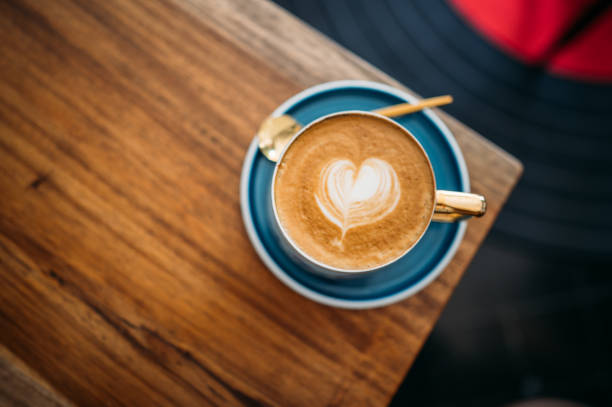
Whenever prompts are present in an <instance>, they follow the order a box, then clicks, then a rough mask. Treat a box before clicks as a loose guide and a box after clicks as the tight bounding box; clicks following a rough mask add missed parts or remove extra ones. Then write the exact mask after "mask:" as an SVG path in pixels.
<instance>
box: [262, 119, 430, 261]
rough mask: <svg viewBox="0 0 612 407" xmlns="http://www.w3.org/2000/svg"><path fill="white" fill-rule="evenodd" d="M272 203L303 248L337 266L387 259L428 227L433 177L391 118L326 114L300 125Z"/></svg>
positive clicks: (424, 158)
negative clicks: (303, 129) (303, 128)
mask: <svg viewBox="0 0 612 407" xmlns="http://www.w3.org/2000/svg"><path fill="white" fill-rule="evenodd" d="M273 188H274V205H275V208H276V212H277V215H278V218H279V221H280V224H281V227H282V228H283V230H284V231H285V234H286V235H287V236H288V237H289V239H290V240H291V241H292V242H293V244H294V245H295V246H296V247H298V248H299V249H300V250H301V251H302V252H303V253H304V254H306V255H307V256H309V257H310V258H312V259H314V260H315V261H317V262H319V263H323V264H324V265H326V266H330V267H333V268H339V269H343V270H364V269H369V268H373V267H377V266H381V265H383V264H386V263H388V262H390V261H392V260H394V259H396V258H397V257H399V256H401V255H402V254H404V253H405V252H406V251H407V250H408V249H409V248H410V247H412V246H413V245H414V244H415V243H416V242H417V241H418V240H419V239H420V237H421V235H422V234H423V233H424V231H425V229H426V228H427V226H428V225H429V222H430V220H431V216H432V213H433V208H434V205H435V202H434V201H435V181H434V178H433V171H432V168H431V165H430V163H429V159H428V158H427V156H426V154H425V152H424V151H423V149H422V147H421V146H420V145H419V143H418V142H417V141H416V140H415V139H414V138H413V137H412V136H411V135H410V134H409V133H408V132H407V131H406V130H404V129H403V128H401V127H400V126H399V125H397V124H395V123H394V122H391V121H390V120H387V119H384V118H381V117H377V116H373V115H365V114H346V115H338V116H332V117H329V118H327V119H325V120H322V121H320V122H318V123H315V124H314V125H312V126H311V127H309V128H307V129H306V130H305V131H304V132H303V133H302V134H301V135H300V136H298V138H297V139H296V140H294V141H293V143H292V144H291V145H290V146H289V148H288V149H287V151H286V152H285V154H284V155H283V157H282V159H281V162H280V163H279V164H278V169H277V174H276V178H275V183H274V186H273Z"/></svg>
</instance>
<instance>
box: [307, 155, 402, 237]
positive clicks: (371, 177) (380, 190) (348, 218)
mask: <svg viewBox="0 0 612 407" xmlns="http://www.w3.org/2000/svg"><path fill="white" fill-rule="evenodd" d="M400 194H401V190H400V186H399V180H398V177H397V174H396V173H395V170H394V169H393V167H392V166H391V165H390V164H389V163H387V162H386V161H384V160H381V159H379V158H368V159H367V160H365V161H363V163H362V164H361V166H360V167H359V169H358V168H357V167H356V166H355V164H354V163H353V162H352V161H349V160H346V159H339V160H332V161H330V162H329V163H328V164H327V165H326V166H325V167H323V170H322V171H321V174H320V178H319V184H318V187H317V189H316V191H315V200H316V202H317V205H318V207H319V209H320V210H321V212H322V213H323V215H325V217H326V218H327V219H328V220H329V221H330V222H332V223H334V224H335V225H337V226H338V227H339V228H340V230H341V231H342V235H341V237H340V242H342V240H343V239H344V236H345V234H346V232H347V231H348V230H349V229H351V228H354V227H356V226H361V225H367V224H370V223H373V222H376V221H378V220H380V219H382V218H384V217H385V216H387V215H388V214H390V213H391V212H393V210H394V209H395V207H396V206H397V203H398V202H399V199H400Z"/></svg>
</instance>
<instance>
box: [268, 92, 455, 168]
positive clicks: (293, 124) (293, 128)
mask: <svg viewBox="0 0 612 407" xmlns="http://www.w3.org/2000/svg"><path fill="white" fill-rule="evenodd" d="M452 102H453V97H452V96H451V95H444V96H436V97H433V98H429V99H423V100H421V101H420V102H419V103H417V104H410V103H401V104H399V105H393V106H388V107H383V108H382V109H377V110H374V112H375V113H378V114H381V115H383V116H387V117H397V116H403V115H405V114H410V113H414V112H418V111H419V110H423V109H425V108H428V107H435V106H442V105H447V104H449V103H452ZM301 128H302V125H301V124H300V123H298V122H297V121H296V120H295V119H294V118H293V117H291V116H289V115H286V114H284V115H282V116H277V117H268V118H267V119H266V120H264V122H263V123H262V124H261V126H260V127H259V131H257V137H258V138H259V150H260V151H261V152H262V153H263V155H265V156H266V157H267V158H268V160H270V161H272V162H276V161H278V159H279V158H280V154H281V152H282V151H283V147H285V146H286V145H287V143H288V142H289V141H290V140H291V139H292V138H293V136H295V134H296V133H297V132H298V131H300V129H301Z"/></svg>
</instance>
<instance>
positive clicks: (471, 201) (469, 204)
mask: <svg viewBox="0 0 612 407" xmlns="http://www.w3.org/2000/svg"><path fill="white" fill-rule="evenodd" d="M486 210H487V200H486V199H485V197H484V196H482V195H477V194H468V193H466V192H455V191H440V190H438V191H436V209H435V210H434V215H433V218H432V220H433V221H435V222H457V221H460V220H463V219H467V218H470V217H472V216H482V215H484V213H485V212H486Z"/></svg>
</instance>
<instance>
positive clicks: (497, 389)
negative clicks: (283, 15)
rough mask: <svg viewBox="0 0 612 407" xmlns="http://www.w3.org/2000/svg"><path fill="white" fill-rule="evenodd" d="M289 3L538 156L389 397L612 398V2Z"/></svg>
mask: <svg viewBox="0 0 612 407" xmlns="http://www.w3.org/2000/svg"><path fill="white" fill-rule="evenodd" d="M276 1H277V3H278V4H280V5H281V6H282V7H284V8H286V9H287V10H289V11H290V12H292V13H293V14H295V15H297V16H298V17H299V18H301V19H302V20H304V21H306V22H307V23H309V24H311V25H312V26H314V27H315V28H316V29H318V30H320V31H321V32H323V33H324V34H326V35H328V36H329V37H331V38H332V39H334V40H335V41H337V42H338V43H340V44H341V45H343V46H345V47H346V48H348V49H350V50H352V51H353V52H355V53H356V54H358V55H359V56H361V57H362V58H364V59H365V60H367V61H369V62H370V63H372V64H373V65H375V66H377V67H378V68H380V69H381V70H383V71H385V72H386V73H388V74H390V75H391V76H393V77H394V78H396V79H397V80H399V81H401V82H402V83H404V84H405V85H406V86H408V87H410V88H412V89H413V90H415V91H416V92H418V93H419V94H421V95H422V96H436V95H440V94H447V93H450V94H452V95H453V96H454V98H455V103H453V104H452V105H450V106H448V107H445V110H446V111H448V112H449V113H451V114H452V115H454V116H455V117H457V118H458V119H460V120H461V121H463V122H464V123H466V124H468V125H469V126H471V127H472V128H474V129H476V130H477V131H478V132H480V133H481V134H483V135H484V136H485V137H487V138H488V139H490V140H492V141H493V142H495V143H496V144H498V145H500V146H501V147H503V148H504V149H506V150H507V151H509V152H511V153H512V154H514V155H515V156H516V157H518V158H519V159H520V160H521V161H522V162H523V164H524V165H525V173H524V176H523V178H522V180H521V181H520V183H519V185H518V187H517V189H516V190H515V192H514V193H513V195H512V196H511V197H510V200H509V202H508V204H507V206H506V208H505V209H504V211H503V212H502V213H501V215H500V217H499V219H498V221H497V223H496V225H495V226H494V228H493V230H492V231H491V234H490V235H489V237H488V239H487V240H486V242H485V244H484V245H483V246H482V248H481V249H480V251H479V252H478V254H477V256H476V258H475V259H474V262H473V264H472V265H471V266H470V268H469V269H468V271H467V272H466V274H465V276H464V278H463V280H462V281H461V283H460V285H459V286H458V288H457V290H456V291H455V293H454V295H453V297H452V298H451V301H450V302H449V304H448V306H447V307H446V310H445V311H444V313H443V314H442V317H441V318H440V320H439V322H438V323H437V325H436V327H435V329H434V331H433V333H432V334H431V337H430V338H429V340H428V341H427V342H426V344H425V346H424V348H423V350H422V352H421V353H420V355H419V357H418V359H417V360H416V362H415V364H414V366H413V368H412V369H411V370H410V372H409V373H408V375H407V376H406V378H405V380H404V383H403V384H402V386H401V387H400V389H399V390H398V392H397V394H396V396H395V398H394V399H393V401H392V403H391V405H392V406H405V405H411V406H499V405H506V404H508V403H512V402H517V401H520V400H525V399H532V398H538V397H555V398H562V399H569V400H574V401H577V402H580V403H582V404H585V405H589V406H612V367H611V366H612V317H611V312H612V237H611V236H612V205H611V204H610V202H611V201H612V137H611V136H612V130H611V129H612V8H611V7H610V1H591V0H584V1H583V0H514V1H512V0H505V1H488V0H481V1H474V0H470V1H468V0H453V1H441V0H415V1H406V0H376V1H374V0H311V1H302V0H276ZM491 171H495V168H491Z"/></svg>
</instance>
